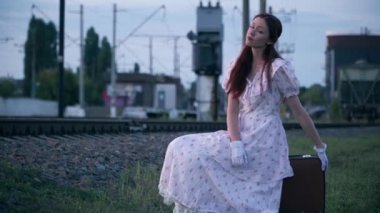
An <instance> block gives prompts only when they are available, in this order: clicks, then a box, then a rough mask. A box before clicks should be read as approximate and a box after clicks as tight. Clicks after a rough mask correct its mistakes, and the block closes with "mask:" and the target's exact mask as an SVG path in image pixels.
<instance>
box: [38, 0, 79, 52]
mask: <svg viewBox="0 0 380 213" xmlns="http://www.w3.org/2000/svg"><path fill="white" fill-rule="evenodd" d="M33 10H37V11H38V12H39V13H40V14H42V16H44V17H45V18H46V19H48V20H49V21H51V22H53V23H54V21H53V19H51V18H50V17H49V16H48V15H47V14H46V13H45V12H44V11H42V9H40V8H39V7H38V6H37V5H35V4H32V14H33V15H34V12H33ZM65 37H66V38H67V39H69V40H70V41H71V42H72V43H74V44H75V45H78V46H79V44H78V42H77V41H76V39H74V38H73V37H71V36H70V35H69V34H67V33H65Z"/></svg>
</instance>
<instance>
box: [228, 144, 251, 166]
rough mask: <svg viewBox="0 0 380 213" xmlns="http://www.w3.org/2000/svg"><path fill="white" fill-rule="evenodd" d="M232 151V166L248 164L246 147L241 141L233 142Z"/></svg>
mask: <svg viewBox="0 0 380 213" xmlns="http://www.w3.org/2000/svg"><path fill="white" fill-rule="evenodd" d="M230 149H231V161H232V166H243V165H245V164H247V163H248V160H247V153H245V150H244V145H243V143H242V142H241V141H231V142H230Z"/></svg>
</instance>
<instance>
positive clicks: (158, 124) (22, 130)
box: [0, 117, 380, 137]
mask: <svg viewBox="0 0 380 213" xmlns="http://www.w3.org/2000/svg"><path fill="white" fill-rule="evenodd" d="M283 125H284V128H285V129H300V128H301V127H300V125H299V124H298V123H284V124H283ZM315 125H316V127H317V128H318V129H319V128H346V127H370V126H380V124H370V123H316V124H315ZM225 129H226V123H225V122H197V121H158V120H118V119H75V118H46V117H44V118H21V117H12V118H0V136H5V137H7V136H24V135H75V134H107V133H133V132H209V131H217V130H225Z"/></svg>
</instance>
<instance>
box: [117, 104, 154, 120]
mask: <svg viewBox="0 0 380 213" xmlns="http://www.w3.org/2000/svg"><path fill="white" fill-rule="evenodd" d="M122 117H123V118H133V119H147V118H148V116H147V111H146V109H145V108H144V107H125V108H124V109H123V112H122Z"/></svg>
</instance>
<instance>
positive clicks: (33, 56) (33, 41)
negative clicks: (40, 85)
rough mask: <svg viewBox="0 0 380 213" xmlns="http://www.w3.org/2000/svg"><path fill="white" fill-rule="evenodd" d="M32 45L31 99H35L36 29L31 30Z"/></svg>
mask: <svg viewBox="0 0 380 213" xmlns="http://www.w3.org/2000/svg"><path fill="white" fill-rule="evenodd" d="M32 36H33V39H32V44H33V50H32V54H33V55H32V79H31V87H32V90H31V97H32V98H35V97H36V53H37V51H36V48H37V47H36V28H34V27H33V29H32Z"/></svg>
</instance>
